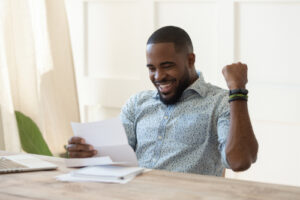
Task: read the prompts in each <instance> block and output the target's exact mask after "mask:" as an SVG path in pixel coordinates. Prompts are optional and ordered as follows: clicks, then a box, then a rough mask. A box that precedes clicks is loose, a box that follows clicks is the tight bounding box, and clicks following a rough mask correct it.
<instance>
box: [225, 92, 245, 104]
mask: <svg viewBox="0 0 300 200" xmlns="http://www.w3.org/2000/svg"><path fill="white" fill-rule="evenodd" d="M236 100H242V101H248V95H246V94H232V95H230V96H229V100H228V102H229V103H230V102H232V101H236Z"/></svg>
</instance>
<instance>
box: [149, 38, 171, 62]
mask: <svg viewBox="0 0 300 200" xmlns="http://www.w3.org/2000/svg"><path fill="white" fill-rule="evenodd" d="M176 54H177V53H176V51H175V45H174V43H171V42H168V43H154V44H148V45H147V48H146V55H147V59H151V58H174V57H175V56H176Z"/></svg>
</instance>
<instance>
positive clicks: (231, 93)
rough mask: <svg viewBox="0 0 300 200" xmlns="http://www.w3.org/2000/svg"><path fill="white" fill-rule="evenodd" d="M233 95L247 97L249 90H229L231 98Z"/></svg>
mask: <svg viewBox="0 0 300 200" xmlns="http://www.w3.org/2000/svg"><path fill="white" fill-rule="evenodd" d="M233 94H244V95H247V94H248V90H247V89H235V90H229V96H230V95H233Z"/></svg>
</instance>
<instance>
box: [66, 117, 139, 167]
mask: <svg viewBox="0 0 300 200" xmlns="http://www.w3.org/2000/svg"><path fill="white" fill-rule="evenodd" d="M71 125H72V128H73V132H74V135H75V136H78V137H82V138H84V139H85V141H86V143H88V144H91V145H93V146H94V148H95V149H96V150H97V151H98V154H97V155H96V156H98V157H103V156H109V157H110V158H111V160H112V161H113V163H112V164H123V165H128V166H138V161H137V158H136V155H135V152H134V151H133V149H132V148H131V146H130V145H129V144H128V140H127V135H126V132H125V130H124V127H123V125H122V123H121V121H120V119H119V118H114V119H109V120H104V121H98V122H89V123H71ZM86 166H89V165H86Z"/></svg>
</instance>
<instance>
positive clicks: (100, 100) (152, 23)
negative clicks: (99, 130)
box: [67, 0, 300, 186]
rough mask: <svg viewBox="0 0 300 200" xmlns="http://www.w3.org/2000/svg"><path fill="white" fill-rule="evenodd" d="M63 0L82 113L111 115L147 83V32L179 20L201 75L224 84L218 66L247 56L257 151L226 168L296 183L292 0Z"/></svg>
mask: <svg viewBox="0 0 300 200" xmlns="http://www.w3.org/2000/svg"><path fill="white" fill-rule="evenodd" d="M67 8H68V14H69V20H70V29H71V38H72V45H73V54H74V62H75V67H76V76H77V86H78V93H79V104H80V110H81V116H82V119H81V120H82V121H93V120H99V119H105V118H109V117H112V116H117V115H118V113H119V111H120V107H121V106H122V105H123V103H124V102H125V101H126V99H127V98H128V97H129V96H130V95H132V94H134V93H135V92H137V91H140V90H143V89H149V88H152V86H151V83H150V81H149V80H148V75H147V69H146V67H145V64H146V60H145V43H146V40H147V37H148V36H150V34H151V33H152V32H153V31H154V30H156V29H157V28H159V27H161V26H164V25H176V26H180V27H182V28H184V29H185V30H186V31H187V32H188V33H189V34H190V36H191V38H192V41H193V43H194V47H195V52H196V56H197V57H196V67H197V68H198V69H199V70H201V71H202V72H203V74H204V77H205V79H206V80H207V81H208V82H211V83H213V84H216V85H219V86H221V87H226V84H225V81H224V79H223V77H222V73H221V69H222V67H223V66H224V65H226V64H230V63H232V62H236V61H242V62H245V63H247V64H248V68H249V84H248V89H249V91H250V94H249V96H250V97H249V109H250V115H251V119H252V122H253V127H254V130H255V133H256V136H257V138H258V141H259V145H260V148H259V155H258V160H257V163H256V164H255V165H253V167H252V168H251V169H250V170H248V171H247V172H243V173H233V172H231V171H230V170H227V173H226V176H227V177H230V178H238V179H246V180H256V181H263V182H272V183H280V184H291V185H298V186H300V171H299V170H297V169H300V147H299V146H298V145H297V143H298V141H299V140H300V134H299V133H300V117H299V116H298V114H299V113H300V106H299V105H298V104H297V103H298V102H300V79H299V78H298V76H299V74H300V59H299V52H300V37H299V35H300V23H299V21H300V0H276V1H272V0H252V1H251V0H214V1H213V0H110V1H106V0H67Z"/></svg>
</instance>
